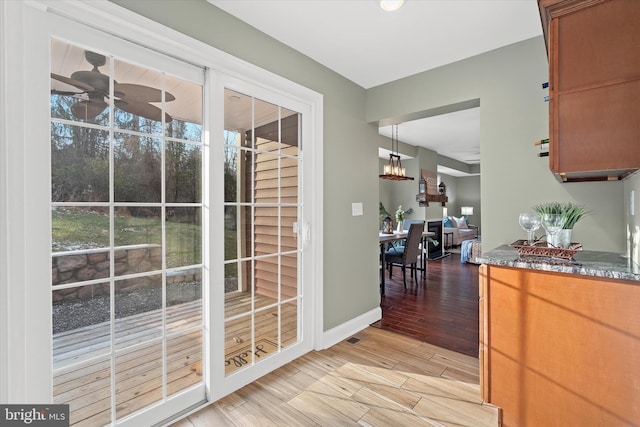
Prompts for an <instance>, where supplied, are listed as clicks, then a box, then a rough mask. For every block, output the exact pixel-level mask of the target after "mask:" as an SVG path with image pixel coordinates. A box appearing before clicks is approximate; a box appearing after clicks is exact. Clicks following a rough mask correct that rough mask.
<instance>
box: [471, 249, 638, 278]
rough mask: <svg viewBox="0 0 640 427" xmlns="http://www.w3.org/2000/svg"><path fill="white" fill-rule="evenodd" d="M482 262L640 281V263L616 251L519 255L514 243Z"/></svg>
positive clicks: (479, 258) (497, 250) (483, 255)
mask: <svg viewBox="0 0 640 427" xmlns="http://www.w3.org/2000/svg"><path fill="white" fill-rule="evenodd" d="M478 262H479V263H481V264H489V265H500V266H505V267H517V268H528V269H531V270H543V271H553V272H556V273H569V274H580V275H583V276H596V277H606V278H609V279H622V280H635V281H637V282H638V284H639V285H640V266H638V265H637V264H636V263H634V262H633V261H631V260H630V259H629V258H627V257H625V256H623V255H621V254H617V253H613V252H598V251H580V252H578V253H576V254H575V255H574V256H573V259H572V260H565V259H560V258H550V257H536V256H519V255H518V251H517V250H515V249H514V248H512V247H511V246H507V245H503V246H499V247H497V248H495V249H493V250H491V251H489V252H486V253H483V254H482V255H481V256H480V257H478Z"/></svg>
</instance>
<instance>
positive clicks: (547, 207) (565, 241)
mask: <svg viewBox="0 0 640 427" xmlns="http://www.w3.org/2000/svg"><path fill="white" fill-rule="evenodd" d="M533 210H534V211H535V212H536V213H537V214H538V216H539V217H540V219H542V217H543V216H544V215H545V214H556V215H562V217H563V220H564V222H563V226H562V230H560V231H559V232H558V233H555V235H554V236H553V237H554V238H553V239H552V241H549V239H547V241H549V243H551V244H552V245H553V246H555V247H561V248H567V247H569V245H570V244H571V235H572V232H573V228H574V227H575V225H576V223H577V222H578V221H580V220H581V219H582V218H584V217H585V216H586V215H587V213H588V212H587V210H586V209H585V208H584V206H582V205H578V204H576V203H573V202H547V203H541V204H538V205H536V206H534V207H533Z"/></svg>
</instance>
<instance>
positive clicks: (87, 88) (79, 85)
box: [51, 73, 95, 92]
mask: <svg viewBox="0 0 640 427" xmlns="http://www.w3.org/2000/svg"><path fill="white" fill-rule="evenodd" d="M51 78H52V79H54V80H57V81H59V82H62V83H66V84H68V85H71V86H75V87H77V88H78V89H82V90H83V91H85V92H86V91H92V90H95V88H94V87H93V86H91V85H88V84H86V83H83V82H81V81H79V80H75V79H70V78H69V77H65V76H61V75H60V74H55V73H51Z"/></svg>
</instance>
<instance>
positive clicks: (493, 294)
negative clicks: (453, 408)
mask: <svg viewBox="0 0 640 427" xmlns="http://www.w3.org/2000/svg"><path fill="white" fill-rule="evenodd" d="M479 295H480V378H481V380H480V387H481V393H482V398H483V400H484V401H485V402H488V403H491V404H493V405H496V406H498V407H499V408H500V411H501V419H502V424H501V425H503V426H506V427H527V426H533V427H538V426H545V427H553V426H558V427H560V426H563V427H564V426H591V427H613V426H638V425H640V282H637V281H627V280H616V279H605V278H600V277H593V276H582V275H576V274H566V273H555V272H547V271H538V270H530V269H523V268H512V267H502V266H494V265H482V266H481V267H480V292H479Z"/></svg>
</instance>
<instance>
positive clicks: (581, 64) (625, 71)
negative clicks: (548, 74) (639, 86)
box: [555, 0, 640, 93]
mask: <svg viewBox="0 0 640 427" xmlns="http://www.w3.org/2000/svg"><path fill="white" fill-rule="evenodd" d="M557 20H558V26H557V38H556V41H557V45H556V46H555V47H556V49H557V53H558V56H557V63H558V69H557V81H556V85H555V90H557V91H558V93H563V92H565V91H571V90H579V89H588V88H590V87H594V86H601V85H605V84H611V83H616V82H624V81H629V80H633V79H638V78H639V77H640V68H639V64H640V31H639V30H638V27H639V23H640V2H639V1H637V0H609V1H606V2H603V3H598V4H596V5H593V6H590V7H585V8H583V9H580V10H578V11H575V12H573V13H568V14H566V15H562V16H560V17H558V18H557Z"/></svg>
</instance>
